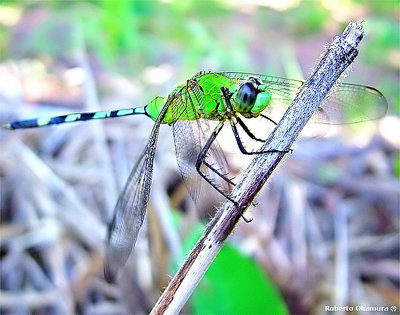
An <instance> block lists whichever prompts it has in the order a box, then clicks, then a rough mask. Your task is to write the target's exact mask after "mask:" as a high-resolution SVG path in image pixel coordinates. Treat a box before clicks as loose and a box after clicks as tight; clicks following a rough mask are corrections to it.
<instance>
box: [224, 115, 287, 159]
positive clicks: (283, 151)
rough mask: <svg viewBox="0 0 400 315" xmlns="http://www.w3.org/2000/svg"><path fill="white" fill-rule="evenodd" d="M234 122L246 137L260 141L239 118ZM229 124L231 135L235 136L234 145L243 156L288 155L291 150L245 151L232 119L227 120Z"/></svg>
mask: <svg viewBox="0 0 400 315" xmlns="http://www.w3.org/2000/svg"><path fill="white" fill-rule="evenodd" d="M236 120H237V121H238V122H239V124H240V126H241V127H242V128H243V130H244V131H245V132H246V133H247V134H248V136H249V137H250V138H252V139H254V140H257V141H262V140H261V139H258V138H256V137H255V136H254V135H253V134H252V133H251V131H250V130H249V129H248V128H247V126H246V125H245V124H244V122H243V121H241V120H240V118H238V117H237V118H236ZM229 121H230V123H231V128H232V131H233V134H234V136H235V140H236V143H237V145H238V147H239V150H240V152H242V153H243V154H247V155H251V154H262V153H275V152H276V153H289V152H290V151H291V150H277V149H268V150H256V151H247V150H246V148H245V147H244V145H243V142H242V140H241V139H240V135H239V132H238V130H237V127H236V123H235V121H234V120H233V118H232V119H230V120H229Z"/></svg>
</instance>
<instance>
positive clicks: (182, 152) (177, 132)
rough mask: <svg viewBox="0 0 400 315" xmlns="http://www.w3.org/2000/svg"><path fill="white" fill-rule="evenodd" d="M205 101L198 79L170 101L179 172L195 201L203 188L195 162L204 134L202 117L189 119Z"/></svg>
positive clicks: (189, 82)
mask: <svg viewBox="0 0 400 315" xmlns="http://www.w3.org/2000/svg"><path fill="white" fill-rule="evenodd" d="M202 100H203V92H202V91H201V89H200V87H199V86H198V84H197V83H196V82H195V81H191V80H189V81H188V83H187V85H186V87H184V88H182V90H181V91H180V92H179V93H178V94H177V95H176V97H175V99H174V100H173V102H172V103H171V114H172V117H173V120H174V124H173V126H172V130H173V135H174V143H175V151H176V159H177V162H178V167H179V171H180V173H181V175H182V177H183V179H184V182H185V184H186V185H187V187H188V189H189V193H190V195H191V197H192V199H193V200H194V201H195V202H197V199H198V196H199V194H200V190H201V179H200V177H199V176H198V175H197V172H196V161H197V157H198V155H199V153H200V151H201V148H202V145H203V136H202V130H201V125H200V122H199V120H198V119H194V120H193V119H190V118H191V117H189V116H190V115H192V114H194V113H196V106H198V105H199V104H201V102H202Z"/></svg>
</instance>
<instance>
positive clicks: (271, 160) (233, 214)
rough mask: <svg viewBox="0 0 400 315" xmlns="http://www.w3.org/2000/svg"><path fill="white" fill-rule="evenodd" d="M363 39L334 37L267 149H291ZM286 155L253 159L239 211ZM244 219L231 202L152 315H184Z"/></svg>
mask: <svg viewBox="0 0 400 315" xmlns="http://www.w3.org/2000/svg"><path fill="white" fill-rule="evenodd" d="M363 35H364V31H363V27H362V24H361V23H358V22H351V23H350V24H349V25H348V26H347V28H346V29H345V31H344V32H343V34H342V36H336V37H335V38H334V40H333V42H332V43H331V44H330V45H329V46H328V47H327V49H326V51H325V52H324V54H323V56H322V58H321V60H320V62H319V63H318V65H317V66H316V68H315V70H314V71H313V73H312V75H311V76H310V78H309V79H308V80H307V81H306V82H305V83H304V85H303V86H302V88H301V89H300V91H299V93H298V94H297V96H296V97H295V99H294V100H293V102H292V104H291V105H290V106H289V108H288V109H287V111H286V113H285V114H284V116H283V118H282V119H281V121H280V122H279V124H278V125H277V126H276V128H275V130H274V131H273V132H272V133H271V135H270V136H269V138H268V139H267V141H266V142H265V144H264V146H263V150H268V149H277V150H281V151H286V150H289V149H290V147H291V145H292V144H293V142H294V140H295V139H296V138H297V136H298V135H299V133H300V131H301V130H302V129H303V127H304V126H305V124H306V123H307V122H308V120H309V119H310V118H311V116H312V115H313V113H314V112H315V111H316V110H317V109H318V107H319V106H320V105H321V103H322V101H323V100H324V98H325V97H326V95H327V94H328V92H329V90H330V89H331V88H332V86H333V85H334V84H335V83H336V82H337V80H338V79H339V77H340V76H341V75H342V74H343V72H344V71H345V70H346V69H347V68H348V67H349V65H350V64H351V63H352V62H353V61H354V59H355V58H356V57H357V55H358V50H357V46H358V44H359V42H360V41H361V39H362V37H363ZM284 155H285V154H284V153H267V154H260V155H257V156H256V157H255V158H254V160H253V161H252V163H251V164H250V165H249V167H248V168H247V170H246V171H245V173H244V176H243V178H242V179H241V181H240V182H239V183H238V185H237V186H236V187H235V189H234V190H233V191H232V197H233V199H234V200H236V201H237V203H238V205H239V207H241V208H242V209H247V207H248V206H249V205H250V204H251V202H252V201H253V200H254V198H255V196H256V195H257V193H258V192H259V191H260V189H261V188H262V187H263V185H264V183H265V182H266V181H267V179H268V178H269V176H270V175H271V174H272V172H273V170H274V169H275V168H276V166H277V165H278V163H279V162H280V161H281V160H282V158H283V157H284ZM239 219H240V214H239V213H238V211H237V208H236V207H235V206H234V205H233V204H232V203H231V202H225V203H224V204H223V205H222V207H221V208H220V209H219V211H218V212H217V214H216V215H215V217H214V218H213V220H212V221H211V222H210V224H209V225H208V227H207V229H206V231H205V232H204V234H203V235H202V237H201V238H200V239H199V241H198V242H197V244H196V245H195V246H194V248H193V249H192V251H191V252H190V254H189V256H188V257H187V258H186V260H185V262H184V263H183V264H182V266H181V268H180V269H179V271H178V272H177V273H176V275H175V276H174V278H173V279H172V280H171V282H170V283H169V285H168V287H167V288H166V289H165V291H164V293H163V294H162V296H161V297H160V299H159V300H158V301H157V303H156V305H155V306H154V308H153V310H152V312H151V313H152V314H177V313H179V311H180V310H181V309H182V307H183V306H184V305H185V303H186V301H187V300H188V298H189V297H190V295H191V294H192V292H193V290H194V289H195V287H196V286H197V284H198V283H199V281H200V280H201V278H202V277H203V275H204V273H205V272H206V270H207V269H208V267H209V266H210V264H211V263H212V261H213V260H214V258H215V256H216V255H217V254H218V252H219V250H220V249H221V247H222V246H223V243H224V241H225V239H226V238H227V237H228V236H229V234H230V233H231V232H232V230H233V229H234V227H235V226H236V224H237V222H238V220H239ZM227 276H234V275H227Z"/></svg>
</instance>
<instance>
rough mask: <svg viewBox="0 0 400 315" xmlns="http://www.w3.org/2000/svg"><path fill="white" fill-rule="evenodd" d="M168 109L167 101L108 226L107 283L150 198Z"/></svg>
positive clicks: (125, 255) (132, 239)
mask: <svg viewBox="0 0 400 315" xmlns="http://www.w3.org/2000/svg"><path fill="white" fill-rule="evenodd" d="M168 106H169V100H168V101H167V102H166V104H165V105H164V107H163V109H162V110H161V112H160V114H159V116H158V118H157V120H156V122H155V124H154V127H153V129H152V131H151V135H150V138H149V141H148V143H147V145H146V148H145V150H144V152H143V153H142V155H141V157H140V159H139V161H138V162H137V163H136V165H135V167H134V168H133V170H132V172H131V174H130V175H129V178H128V181H127V183H126V185H125V188H124V190H123V191H122V193H121V195H120V196H119V198H118V202H117V205H116V206H115V210H114V217H113V219H112V221H111V223H110V225H109V227H108V236H107V240H106V257H105V258H106V261H105V266H104V276H105V278H106V280H107V281H110V282H111V281H113V280H114V279H115V277H116V275H117V273H118V270H119V268H121V267H123V266H124V265H125V263H126V260H127V259H128V257H129V254H130V253H131V251H132V249H133V247H134V246H135V243H136V240H137V236H138V234H139V230H140V228H141V227H142V225H143V220H144V216H145V212H146V207H147V203H148V201H149V195H150V187H151V180H152V175H153V161H154V155H155V150H156V146H157V140H158V134H159V130H160V122H161V120H162V118H163V117H164V116H165V113H166V110H167V108H168Z"/></svg>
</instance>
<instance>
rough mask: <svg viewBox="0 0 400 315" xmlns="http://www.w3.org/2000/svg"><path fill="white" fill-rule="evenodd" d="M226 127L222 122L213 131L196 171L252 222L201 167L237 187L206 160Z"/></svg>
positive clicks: (200, 155) (198, 160) (199, 156)
mask: <svg viewBox="0 0 400 315" xmlns="http://www.w3.org/2000/svg"><path fill="white" fill-rule="evenodd" d="M223 126H224V123H223V122H220V123H219V124H218V126H217V127H216V128H215V129H214V130H213V132H212V134H211V136H210V137H209V138H208V140H207V143H206V144H205V145H204V147H203V149H202V150H201V152H200V154H199V155H198V157H197V162H196V170H197V172H198V173H199V174H200V176H201V177H203V178H204V179H205V181H206V182H207V183H209V184H210V185H211V186H212V187H214V188H215V189H216V190H217V191H218V192H219V193H220V194H221V195H223V196H224V197H225V198H226V199H228V200H229V201H230V202H232V203H233V204H234V205H235V208H236V210H237V211H238V212H239V214H240V216H241V217H242V218H243V220H244V221H245V222H246V223H249V222H251V221H252V220H253V219H250V220H249V219H247V218H246V217H245V216H244V215H243V210H242V209H241V208H240V206H239V205H238V203H237V201H235V200H233V199H232V197H230V196H229V194H228V193H227V192H226V191H224V189H223V188H222V187H221V186H220V185H218V184H217V183H216V182H215V181H214V180H213V179H211V178H210V177H208V176H207V174H205V173H204V172H203V171H202V170H201V167H202V166H203V165H204V166H206V167H208V168H209V169H210V170H211V171H213V172H214V173H216V174H217V175H218V176H219V177H221V178H222V179H223V180H225V181H226V182H227V183H229V184H233V185H235V184H234V183H233V182H232V181H231V180H230V179H229V178H227V177H226V176H225V175H224V174H222V173H221V172H220V171H219V170H217V169H216V168H215V167H213V166H212V165H211V164H210V163H208V162H207V161H206V160H205V159H206V157H207V152H208V150H209V149H210V147H211V144H212V143H213V142H214V140H215V139H216V137H217V136H218V134H219V132H220V131H221V129H222V127H223Z"/></svg>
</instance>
